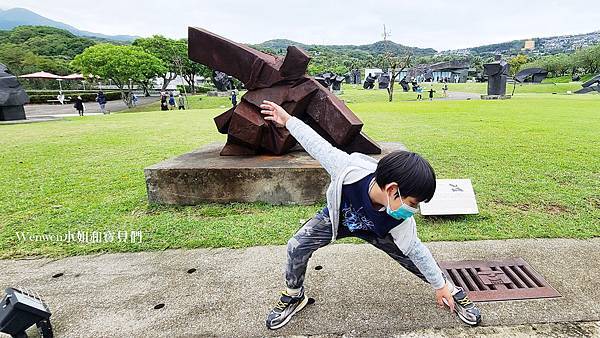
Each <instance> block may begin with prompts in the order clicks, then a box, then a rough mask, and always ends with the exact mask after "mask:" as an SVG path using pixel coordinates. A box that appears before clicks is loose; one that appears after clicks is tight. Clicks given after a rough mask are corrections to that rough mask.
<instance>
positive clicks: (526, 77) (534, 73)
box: [515, 68, 548, 83]
mask: <svg viewBox="0 0 600 338" xmlns="http://www.w3.org/2000/svg"><path fill="white" fill-rule="evenodd" d="M546 76H548V71H547V70H545V69H544V68H527V69H523V70H521V71H519V72H518V73H517V74H516V75H515V81H517V82H520V83H523V82H533V83H540V82H542V80H544V79H545V78H546Z"/></svg>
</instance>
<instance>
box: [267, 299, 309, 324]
mask: <svg viewBox="0 0 600 338" xmlns="http://www.w3.org/2000/svg"><path fill="white" fill-rule="evenodd" d="M306 304H308V297H306V295H305V296H304V300H303V301H302V302H301V303H300V305H298V307H296V309H295V310H294V311H293V312H292V313H290V315H289V316H287V318H286V319H284V320H283V322H281V323H279V324H277V325H275V326H271V327H269V329H270V330H277V329H279V328H281V327H282V326H284V325H285V324H287V323H288V322H289V321H290V319H292V317H293V316H294V315H295V314H296V313H297V312H298V311H300V310H302V309H304V307H305V306H306Z"/></svg>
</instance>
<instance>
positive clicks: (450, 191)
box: [420, 179, 479, 216]
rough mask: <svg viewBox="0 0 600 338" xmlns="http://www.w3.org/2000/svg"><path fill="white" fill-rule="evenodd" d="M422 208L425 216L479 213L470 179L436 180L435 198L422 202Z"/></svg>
mask: <svg viewBox="0 0 600 338" xmlns="http://www.w3.org/2000/svg"><path fill="white" fill-rule="evenodd" d="M420 209H421V214H422V215H424V216H435V215H471V214H478V213H479V209H478V208H477V201H476V200H475V192H474V191H473V186H472V185H471V180H470V179H439V180H436V189H435V194H434V195H433V198H432V199H431V201H429V202H428V203H421V204H420Z"/></svg>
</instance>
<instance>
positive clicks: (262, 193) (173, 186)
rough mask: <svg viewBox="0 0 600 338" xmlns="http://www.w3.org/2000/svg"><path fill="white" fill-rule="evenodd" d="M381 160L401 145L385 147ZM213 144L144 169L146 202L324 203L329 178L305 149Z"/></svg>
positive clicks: (194, 203) (189, 203)
mask: <svg viewBox="0 0 600 338" xmlns="http://www.w3.org/2000/svg"><path fill="white" fill-rule="evenodd" d="M381 146H382V148H383V149H382V154H380V155H372V156H373V157H374V158H376V159H379V158H381V157H383V156H384V155H385V154H388V153H390V152H392V151H394V150H406V148H405V147H404V146H403V145H402V144H399V143H381ZM222 147H223V144H222V143H212V144H209V145H207V146H205V147H202V148H200V149H197V150H195V151H192V152H190V153H187V154H183V155H181V156H178V157H176V158H172V159H169V160H166V161H163V162H160V163H157V164H155V165H152V166H149V167H147V168H145V169H144V174H145V176H146V188H147V191H148V201H149V202H150V203H157V204H171V205H196V204H200V203H210V202H214V203H229V202H266V203H270V204H314V203H320V202H323V201H324V200H325V191H326V189H327V185H328V184H329V175H328V174H327V172H326V171H325V169H323V168H322V167H321V166H320V165H319V163H318V162H317V161H316V160H314V159H313V158H312V157H310V155H308V154H307V153H306V152H304V151H302V149H301V148H299V147H298V148H297V151H293V152H291V153H289V154H285V155H283V156H268V155H259V156H220V155H219V152H220V151H221V148H222Z"/></svg>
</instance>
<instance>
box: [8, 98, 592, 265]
mask: <svg viewBox="0 0 600 338" xmlns="http://www.w3.org/2000/svg"><path fill="white" fill-rule="evenodd" d="M451 90H452V87H451ZM384 93H385V92H384V91H364V90H358V89H351V88H347V89H345V93H344V95H342V98H343V99H344V100H346V102H348V105H349V106H350V108H351V109H352V110H353V111H354V112H356V113H357V115H358V116H359V117H360V118H361V119H362V120H363V122H364V123H365V127H364V130H365V131H366V132H367V133H368V134H369V135H370V136H371V137H372V138H374V139H376V140H378V141H385V142H402V143H404V144H405V145H407V146H408V148H409V149H411V150H413V151H417V152H419V153H421V154H422V155H424V156H425V157H426V158H427V159H429V160H430V161H431V163H432V165H433V167H434V168H435V169H436V172H437V175H438V177H439V178H471V179H472V181H473V186H474V188H475V191H476V193H477V200H478V204H479V208H480V212H481V213H480V214H479V215H473V216H467V217H463V218H453V219H445V218H442V219H436V218H427V219H424V218H422V217H419V219H418V220H417V222H418V224H419V225H418V228H419V233H420V237H421V238H422V239H423V240H425V241H439V240H474V239H495V238H524V237H573V238H589V237H596V236H600V221H599V220H600V138H599V132H598V130H600V115H599V114H598V112H600V96H599V95H553V94H517V95H516V96H515V97H514V98H513V99H511V100H505V101H480V100H470V101H442V100H439V101H433V102H429V101H424V102H415V101H398V102H394V103H389V102H386V99H387V97H386V95H385V94H384ZM517 93H519V92H518V91H517ZM410 94H411V95H412V93H410ZM205 99H206V101H204V100H205ZM213 99H214V100H220V99H223V98H210V99H208V98H206V97H202V100H199V101H198V103H199V102H201V101H204V102H205V103H206V102H209V101H208V100H213ZM224 100H225V104H222V103H221V102H220V101H215V102H212V103H211V104H210V105H209V104H207V106H209V107H210V106H212V107H214V106H217V107H219V106H221V105H224V106H226V107H228V103H227V101H226V98H224ZM205 107H206V106H205ZM224 110H225V108H212V109H194V110H187V111H176V112H172V111H171V112H138V113H127V114H124V113H117V114H111V115H106V116H85V117H82V118H80V117H74V118H69V119H66V120H63V121H54V122H44V123H33V124H22V125H0V133H1V135H2V137H1V138H0V149H2V151H1V152H0V205H1V206H2V207H1V208H0V258H9V257H21V256H32V255H46V256H64V255H76V254H86V253H92V252H102V251H141V250H162V249H165V248H178V247H184V248H197V247H222V246H226V247H246V246H254V245H269V244H284V243H286V241H287V239H288V238H289V236H291V235H292V234H293V233H294V232H295V230H296V229H297V228H298V227H299V225H300V223H299V222H300V220H303V219H307V218H309V217H311V216H312V215H314V213H315V212H316V211H317V210H318V209H319V208H321V207H322V205H314V206H270V205H264V204H230V205H217V204H205V205H200V206H193V207H168V206H149V205H148V204H147V200H146V188H145V181H144V174H143V170H142V169H143V168H144V167H146V166H148V165H151V164H154V163H156V162H159V161H161V160H164V159H167V158H169V157H173V156H177V155H180V154H182V153H185V152H188V151H190V150H192V149H196V148H198V147H200V146H202V145H204V144H207V143H209V142H213V141H224V140H225V135H221V134H219V133H218V132H217V130H216V128H215V126H214V123H213V121H212V119H213V117H215V116H216V115H217V114H219V113H220V112H222V111H224ZM78 230H80V231H88V232H92V231H99V232H103V231H115V232H116V231H142V236H143V239H142V243H140V244H137V243H135V244H131V243H118V242H113V243H96V244H78V243H57V242H54V243H53V242H42V241H39V242H31V241H20V240H18V238H17V235H16V233H17V232H25V233H28V234H32V235H35V234H43V233H48V234H50V233H52V234H56V235H62V234H64V233H66V232H67V231H71V232H77V231H78ZM344 241H348V240H344Z"/></svg>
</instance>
